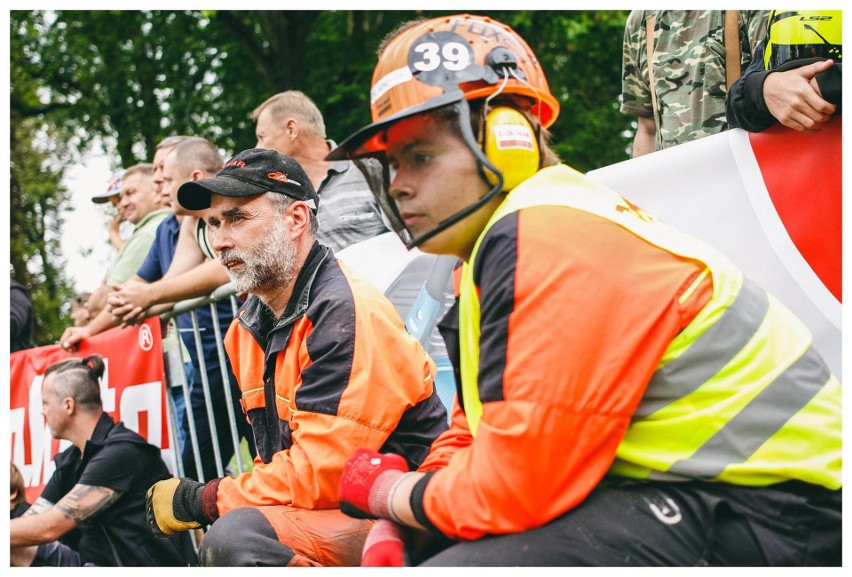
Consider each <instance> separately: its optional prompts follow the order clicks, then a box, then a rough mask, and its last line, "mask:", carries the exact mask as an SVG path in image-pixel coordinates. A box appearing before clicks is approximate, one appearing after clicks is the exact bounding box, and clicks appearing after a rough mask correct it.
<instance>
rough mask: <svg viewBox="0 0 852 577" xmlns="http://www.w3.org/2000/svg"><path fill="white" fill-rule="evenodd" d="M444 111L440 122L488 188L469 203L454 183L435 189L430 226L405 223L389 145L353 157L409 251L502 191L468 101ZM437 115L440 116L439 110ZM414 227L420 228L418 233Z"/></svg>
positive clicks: (381, 136) (499, 175)
mask: <svg viewBox="0 0 852 577" xmlns="http://www.w3.org/2000/svg"><path fill="white" fill-rule="evenodd" d="M445 110H446V112H447V113H446V114H444V113H443V112H442V113H441V117H442V120H441V121H440V122H443V123H446V126H447V130H448V131H449V132H451V133H455V134H456V135H457V136H458V137H459V138H460V139H461V140H462V141H463V142H464V144H465V145H466V146H467V148H468V149H469V150H470V151H471V154H472V155H473V157H474V160H475V165H474V168H473V171H474V173H473V174H475V176H476V177H478V179H479V180H480V181H481V182H484V183H486V184H487V186H486V187H482V190H483V191H484V193H483V194H482V195H481V196H479V197H478V198H474V199H472V200H471V202H469V203H467V204H460V202H459V200H458V199H457V198H456V193H457V190H458V185H456V184H455V183H451V184H450V185H449V186H447V187H446V189H442V188H440V187H438V188H433V189H432V190H431V191H430V193H429V194H430V195H431V198H430V199H429V210H428V212H429V214H428V215H424V218H425V220H427V221H428V222H429V223H431V224H430V225H423V224H422V223H421V224H417V225H413V226H411V227H410V226H407V225H406V221H405V219H404V218H403V215H401V213H400V207H399V205H398V203H397V202H396V200H394V198H393V196H392V195H391V186H392V184H393V180H394V177H395V171H394V169H393V168H392V167H391V166H390V163H389V162H388V160H387V156H386V145H385V146H384V147H382V149H381V150H375V151H373V152H371V153H368V154H362V155H360V156H358V157H356V158H353V162H354V163H355V164H356V166H357V167H358V168H359V169H360V170H361V172H362V173H363V174H364V176H365V178H366V180H367V183H368V184H369V187H370V190H371V192H372V193H373V196H374V197H375V198H376V201H377V202H378V204H379V207H380V208H381V209H382V211H383V212H384V213H385V216H386V217H387V219H388V221H389V224H390V227H391V229H392V230H393V231H394V232H396V233H397V235H399V237H400V239H401V240H402V242H403V243H404V244H405V246H406V247H407V248H409V249H411V248H414V247H415V246H419V245H420V244H422V243H423V242H425V241H426V240H428V239H430V238H432V237H434V236H435V235H437V234H438V233H440V232H442V231H444V230H446V229H447V228H449V227H450V226H452V225H454V224H455V223H457V222H459V221H460V220H462V219H464V218H465V217H467V216H469V215H470V214H471V213H473V212H474V211H476V210H477V209H479V208H480V207H482V206H483V205H484V204H485V203H487V202H488V201H489V200H491V199H492V198H493V197H494V196H495V195H496V194H498V193H499V192H500V191H501V190H502V189H503V175H502V173H501V172H500V171H499V170H498V169H497V168H496V167H495V166H494V165H493V164H492V163H491V162H490V161H489V160H488V158H487V157H486V156H485V155H484V154H483V152H482V150H481V149H480V147H479V146H478V145H477V142H476V139H475V137H474V135H473V131H472V129H471V123H470V109H469V107H468V104H467V101H466V100H464V99H462V100H460V101H457V102H455V103H453V104H451V105H449V106H446V107H445ZM435 112H436V113H437V111H435ZM456 123H457V124H456ZM388 128H390V126H386V127H384V130H383V131H382V134H381V135H377V136H379V138H381V139H382V140H384V139H385V136H384V132H385V131H386V130H387V129H388ZM341 146H342V145H341ZM492 183H493V185H492ZM415 227H417V229H416V230H415Z"/></svg>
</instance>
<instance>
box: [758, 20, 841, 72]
mask: <svg viewBox="0 0 852 577" xmlns="http://www.w3.org/2000/svg"><path fill="white" fill-rule="evenodd" d="M842 14H843V12H842V11H841V10H774V11H773V12H772V14H771V15H770V17H769V29H768V40H767V42H766V50H765V52H764V55H763V62H764V65H765V68H766V69H767V70H774V69H776V68H779V67H781V66H782V65H784V64H786V63H787V62H790V61H793V60H801V59H804V58H822V59H828V58H830V59H832V60H834V61H835V62H841V52H842V50H843V16H842Z"/></svg>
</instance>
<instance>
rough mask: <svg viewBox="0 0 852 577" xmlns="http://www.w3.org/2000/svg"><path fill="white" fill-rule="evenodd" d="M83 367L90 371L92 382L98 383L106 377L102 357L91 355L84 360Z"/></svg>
mask: <svg viewBox="0 0 852 577" xmlns="http://www.w3.org/2000/svg"><path fill="white" fill-rule="evenodd" d="M83 365H84V366H85V367H86V369H88V371H89V374H90V375H91V377H92V380H93V381H95V382H97V381H99V380H101V377H102V376H104V368H105V365H104V360H103V358H101V356H100V355H89V356H88V357H86V358H85V359H83Z"/></svg>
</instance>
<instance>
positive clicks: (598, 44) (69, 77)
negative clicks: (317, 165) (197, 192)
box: [10, 10, 631, 338]
mask: <svg viewBox="0 0 852 577" xmlns="http://www.w3.org/2000/svg"><path fill="white" fill-rule="evenodd" d="M450 13H452V12H448V11H413V10H381V11H376V10H325V11H319V10H294V11H252V10H234V11H229V10H224V11H215V10H214V11H192V10H137V11H132V10H99V11H82V10H60V11H55V12H50V11H12V12H11V35H10V39H11V42H10V44H11V59H10V63H11V66H10V75H11V79H12V91H11V92H12V98H11V108H12V111H11V112H12V114H11V129H12V134H13V138H12V140H13V146H14V147H15V148H13V158H16V159H18V158H23V157H27V158H28V159H27V161H26V162H24V161H19V165H18V166H17V167H15V168H14V169H13V177H12V180H13V182H12V189H11V190H12V195H13V203H12V204H13V212H14V218H15V221H14V222H15V224H14V226H13V230H12V231H11V235H12V246H13V247H15V249H16V250H24V248H23V247H25V246H31V247H33V248H32V250H35V247H41V248H39V249H38V250H39V251H40V252H39V256H38V258H35V257H28V258H29V260H27V261H26V263H22V262H20V261H18V262H14V263H13V264H14V268H15V274H16V275H26V274H36V275H41V276H39V279H42V280H44V283H43V284H44V289H43V290H45V291H53V292H52V293H50V294H55V295H60V294H64V293H63V286H64V285H63V284H62V282H63V281H62V279H61V258H60V257H59V254H58V252H57V251H56V247H55V243H54V244H52V243H53V242H54V239H56V238H57V237H58V231H59V228H58V227H60V226H61V223H62V219H61V216H62V211H63V210H64V208H65V204H64V203H65V196H64V195H65V193H64V191H62V189H61V187H60V186H59V182H61V178H62V169H61V167H62V166H63V165H65V164H67V163H68V162H73V161H74V160H75V159H76V158H79V155H80V154H81V153H83V152H84V151H85V150H87V148H88V147H90V146H92V143H93V142H95V141H100V142H102V143H106V145H105V146H106V147H107V148H108V150H106V151H105V152H107V153H108V154H112V155H115V156H116V157H117V163H116V164H117V165H120V166H130V165H132V164H136V163H137V162H142V161H150V159H151V158H152V156H153V151H154V148H155V146H156V144H157V142H159V141H160V140H161V139H163V138H164V137H166V136H169V135H173V134H188V135H196V136H202V137H205V138H207V139H209V140H211V141H212V142H215V143H216V144H217V145H218V146H219V147H220V148H221V149H222V151H223V153H225V154H226V155H230V154H233V153H235V152H237V151H240V150H243V149H246V148H251V147H253V146H254V144H255V142H256V139H255V136H254V125H253V123H252V122H251V119H250V114H251V111H252V110H253V109H254V108H255V107H256V106H257V105H258V104H260V103H261V102H263V101H264V100H265V99H266V98H268V97H269V96H271V95H273V94H275V93H277V92H281V91H283V90H289V89H296V90H302V91H303V92H305V93H306V94H308V95H309V96H310V97H311V98H313V99H314V100H315V101H316V103H317V105H318V106H319V108H320V110H322V111H323V115H324V117H325V121H326V127H327V131H328V135H329V136H330V137H331V138H333V139H335V140H337V141H338V142H339V141H340V140H342V139H343V138H345V137H346V136H348V135H349V134H351V133H352V132H354V131H355V130H357V129H358V128H360V127H362V126H364V125H365V124H367V123H369V122H370V113H369V110H370V108H369V92H370V84H371V78H372V71H373V67H374V65H375V61H376V53H375V51H376V47H377V46H378V45H379V42H380V41H381V39H382V38H383V37H385V36H386V35H387V34H388V33H389V32H390V31H392V30H393V29H394V28H396V27H397V26H398V25H399V24H400V23H402V22H404V21H407V20H410V19H412V18H416V17H424V18H430V17H433V16H438V15H445V14H450ZM484 14H485V15H490V16H493V17H494V18H496V19H497V20H500V21H501V22H504V23H506V24H509V25H510V26H512V27H513V28H514V29H515V30H517V31H518V32H519V33H520V34H521V36H523V37H524V38H525V39H526V40H527V41H528V43H529V44H530V46H531V48H532V50H533V51H534V52H535V53H536V55H537V56H538V58H539V60H540V61H541V64H542V67H543V68H544V70H545V74H546V75H547V77H548V80H549V84H550V88H551V91H552V92H553V93H554V94H555V95H556V97H557V98H558V99H559V101H560V103H561V106H562V110H561V114H560V117H559V119H558V120H557V122H556V124H555V125H554V126H553V127H552V128H551V132H552V134H553V137H554V147H555V149H556V150H557V152H558V153H559V154H560V155H561V156H562V158H563V160H564V161H566V162H567V163H569V164H571V165H572V166H574V167H575V168H577V169H578V170H581V171H587V170H591V169H593V168H598V167H601V166H605V165H608V164H612V163H614V162H618V161H621V160H625V159H626V158H627V152H626V150H627V148H628V145H629V130H630V126H631V119H629V118H627V117H624V116H622V115H621V114H620V113H619V112H618V98H619V94H620V90H621V84H620V82H621V50H622V35H623V30H624V23H625V21H626V18H627V12H626V11H618V10H616V11H594V10H583V11H535V10H520V11H494V12H491V11H486V12H484ZM36 174H40V175H41V177H40V178H41V180H39V179H38V178H35V175H36ZM16 179H17V180H16ZM48 183H49V185H48ZM16 196H17V198H15V197H16ZM36 207H37V208H36ZM32 210H34V211H35V212H27V211H32ZM15 211H17V212H15ZM30 216H33V217H34V218H37V219H38V218H40V219H42V221H41V223H32V222H30V220H28V218H29V217H30ZM35 237H38V238H35ZM28 250H29V249H28ZM22 254H25V253H22ZM16 258H17V257H16ZM21 258H24V257H21ZM36 262H38V263H39V264H36ZM23 270H29V271H32V272H26V273H25V272H23ZM54 273H56V274H54ZM38 282H42V281H41V280H39V281H38ZM24 284H26V285H27V286H30V287H31V288H32V285H31V284H28V283H26V282H25V283H24ZM51 287H53V288H51ZM36 290H37V291H39V290H42V289H41V288H40V287H39V288H37V289H36ZM45 294H48V292H45ZM39 298H40V297H39ZM56 298H59V297H58V296H56ZM54 301H55V299H54V297H50V298H49V299H46V300H45V301H44V302H45V303H46V304H45V306H47V307H48V308H49V307H50V306H53V304H52V303H54ZM48 303H50V304H48ZM39 314H46V315H53V316H56V315H57V314H58V313H57V312H56V310H52V311H48V310H45V311H39ZM45 322H46V321H45ZM45 335H46V336H45V338H48V337H47V335H48V333H45Z"/></svg>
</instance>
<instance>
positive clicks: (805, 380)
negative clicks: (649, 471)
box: [668, 347, 831, 479]
mask: <svg viewBox="0 0 852 577" xmlns="http://www.w3.org/2000/svg"><path fill="white" fill-rule="evenodd" d="M830 378H831V371H829V370H828V367H827V366H826V364H825V362H824V361H823V360H822V357H820V356H819V355H818V354H817V353H816V351H814V349H813V347H808V350H807V351H805V354H803V355H802V356H801V357H799V358H798V359H797V360H796V362H794V363H793V364H792V365H790V366H789V367H788V368H787V370H785V371H784V372H783V373H781V374H780V375H778V377H777V378H776V379H775V380H774V381H772V382H771V383H770V384H769V386H767V387H766V388H765V389H764V390H763V391H761V392H760V394H758V395H757V397H755V398H754V399H753V400H752V401H751V402H750V403H749V404H748V405H746V407H745V408H743V410H742V411H740V412H739V413H738V414H737V416H736V417H734V418H733V419H731V420H730V421H729V422H728V423H727V424H726V425H725V426H724V427H722V428H721V429H720V430H719V431H717V432H716V434H715V435H713V437H711V438H710V439H709V440H708V441H707V442H706V443H704V445H702V446H701V448H700V449H698V450H697V451H696V452H695V453H694V454H693V455H692V456H690V457H689V458H688V459H684V460H682V461H678V462H676V463H674V464H673V465H672V466H671V467H669V470H668V472H669V473H673V474H675V475H682V476H685V477H690V478H693V479H694V478H704V479H713V478H715V477H718V476H719V475H721V474H722V472H723V471H724V470H725V467H727V466H728V465H730V464H731V463H743V462H745V461H747V460H748V459H749V457H751V455H752V454H753V453H754V452H755V451H756V450H757V449H759V448H760V446H761V445H763V444H764V443H765V442H766V441H767V440H769V438H770V437H772V435H774V434H775V433H776V432H777V431H778V429H780V428H781V427H782V426H784V424H785V423H786V422H787V421H789V420H790V419H791V418H792V417H793V416H794V415H795V414H796V413H798V412H799V411H800V410H802V408H803V407H804V406H805V405H807V404H808V403H809V402H810V401H811V399H813V398H814V396H815V395H816V394H817V393H818V392H819V391H820V390H821V389H822V388H823V387H824V386H825V385H826V383H827V382H828V380H829V379H830Z"/></svg>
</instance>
